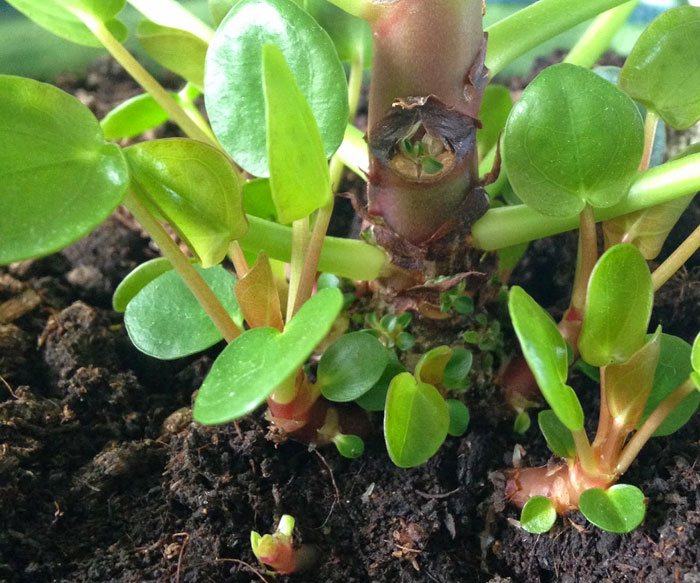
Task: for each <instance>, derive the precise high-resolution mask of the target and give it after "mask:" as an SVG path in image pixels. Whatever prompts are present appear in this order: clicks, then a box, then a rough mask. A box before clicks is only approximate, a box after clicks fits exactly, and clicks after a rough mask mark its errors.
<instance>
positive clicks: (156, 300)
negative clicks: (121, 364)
mask: <svg viewBox="0 0 700 583" xmlns="http://www.w3.org/2000/svg"><path fill="white" fill-rule="evenodd" d="M195 269H197V271H199V273H200V274H201V276H202V277H203V278H204V281H206V282H207V284H208V285H209V287H211V289H212V291H213V292H214V294H216V296H217V297H218V298H219V300H220V301H221V303H222V304H223V306H224V307H225V308H226V311H227V312H228V313H229V314H230V315H231V317H232V318H233V320H234V321H235V322H236V324H238V325H239V326H242V324H243V316H242V315H241V313H240V311H239V309H238V304H237V303H236V298H235V296H234V294H233V286H234V285H235V283H236V278H235V277H234V276H233V275H232V274H231V273H229V272H228V271H226V270H225V269H224V268H223V267H219V266H217V267H212V268H210V269H202V268H200V267H195ZM124 325H125V326H126V331H127V332H128V333H129V338H131V341H132V342H133V343H134V345H135V346H136V348H138V349H139V350H140V351H141V352H145V353H146V354H148V355H149V356H153V357H155V358H160V359H162V360H172V359H175V358H181V357H183V356H189V355H190V354H195V353H197V352H201V351H202V350H206V349H207V348H209V347H210V346H213V345H214V344H216V343H217V342H219V341H220V340H222V336H221V333H220V332H219V330H218V329H217V328H216V326H214V323H213V322H212V321H211V319H210V318H209V316H207V314H206V312H205V311H204V309H203V308H202V306H200V305H199V302H198V301H197V299H196V298H195V297H194V295H192V292H191V291H190V290H189V288H188V287H187V285H186V284H185V282H184V281H183V280H182V278H181V277H180V274H179V273H177V271H167V272H166V273H164V274H162V275H160V276H159V277H157V278H156V279H154V280H153V281H152V282H151V283H149V284H148V285H146V287H144V288H143V289H142V290H141V291H140V292H139V293H138V294H137V295H136V297H135V298H134V299H132V300H131V301H130V302H129V303H128V304H127V306H126V311H125V312H124Z"/></svg>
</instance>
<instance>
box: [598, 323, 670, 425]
mask: <svg viewBox="0 0 700 583" xmlns="http://www.w3.org/2000/svg"><path fill="white" fill-rule="evenodd" d="M660 354H661V327H659V328H658V329H657V331H656V333H655V334H654V335H653V336H651V338H649V340H648V341H647V343H646V344H644V346H642V348H640V349H639V350H638V351H637V352H635V353H634V354H633V355H632V356H631V357H630V358H629V360H627V361H625V362H623V363H620V364H611V365H609V366H606V367H605V368H604V369H603V374H604V375H605V381H604V382H605V395H606V398H607V402H608V409H609V411H610V414H611V415H612V416H613V418H614V419H615V424H616V426H618V427H629V428H630V429H634V427H635V426H636V425H637V422H638V421H639V419H640V417H641V416H642V413H643V411H644V406H645V404H646V402H647V399H648V398H649V394H650V392H651V389H652V386H653V384H654V376H655V371H656V368H657V364H658V362H659V356H660Z"/></svg>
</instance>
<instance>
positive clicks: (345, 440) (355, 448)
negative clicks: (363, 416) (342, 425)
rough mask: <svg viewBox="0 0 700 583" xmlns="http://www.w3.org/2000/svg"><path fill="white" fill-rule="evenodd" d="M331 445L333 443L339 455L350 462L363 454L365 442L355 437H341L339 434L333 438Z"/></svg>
mask: <svg viewBox="0 0 700 583" xmlns="http://www.w3.org/2000/svg"><path fill="white" fill-rule="evenodd" d="M333 443H335V447H336V448H337V449H338V453H339V454H340V455H342V456H343V457H346V458H348V459H351V460H354V459H356V458H358V457H360V456H361V455H362V454H363V453H365V442H364V441H362V438H360V437H358V436H357V435H343V434H342V433H340V434H338V435H336V436H335V437H334V438H333Z"/></svg>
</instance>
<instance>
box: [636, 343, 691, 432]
mask: <svg viewBox="0 0 700 583" xmlns="http://www.w3.org/2000/svg"><path fill="white" fill-rule="evenodd" d="M691 354H692V350H691V347H690V345H689V344H688V343H687V342H686V341H685V340H683V339H682V338H678V337H676V336H671V335H670V334H662V335H661V355H660V357H659V364H658V366H657V367H656V373H655V374H654V386H653V387H652V389H651V394H650V395H649V398H648V399H647V402H646V406H645V407H644V413H643V415H642V420H641V421H640V423H643V422H644V421H645V420H646V419H647V417H649V415H651V414H652V413H653V412H654V410H655V409H656V408H657V407H658V406H659V403H661V401H663V400H664V399H665V398H666V397H668V396H669V395H670V394H671V393H672V392H673V391H675V390H676V389H677V388H678V386H679V385H680V384H681V383H683V382H685V381H686V380H687V378H688V375H689V374H690V373H691V371H692V370H693V367H692V364H691ZM698 406H700V392H698V391H694V392H693V393H691V394H690V395H688V396H687V397H686V398H685V399H683V400H682V401H681V402H680V403H679V404H678V406H677V407H676V408H675V409H674V410H673V412H672V413H671V414H670V415H669V416H668V417H666V419H665V420H664V422H663V423H662V424H661V425H660V426H659V428H658V429H657V430H656V431H655V432H654V437H664V436H666V435H671V434H672V433H675V432H676V431H678V430H679V429H680V428H681V427H683V426H684V425H685V424H686V423H687V422H688V421H689V420H690V418H691V417H692V416H693V414H694V413H695V411H697V409H698Z"/></svg>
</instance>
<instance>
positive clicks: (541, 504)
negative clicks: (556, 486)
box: [520, 496, 557, 534]
mask: <svg viewBox="0 0 700 583" xmlns="http://www.w3.org/2000/svg"><path fill="white" fill-rule="evenodd" d="M556 520H557V511H556V510H555V509H554V504H552V501H551V500H550V499H549V498H547V497H546V496H533V497H532V498H530V499H529V500H528V501H527V502H525V506H523V511H522V512H521V513H520V524H521V525H522V527H523V528H524V529H525V530H526V531H528V532H529V533H532V534H544V533H545V532H548V531H549V530H550V529H551V528H552V527H553V526H554V523H555V522H556Z"/></svg>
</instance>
